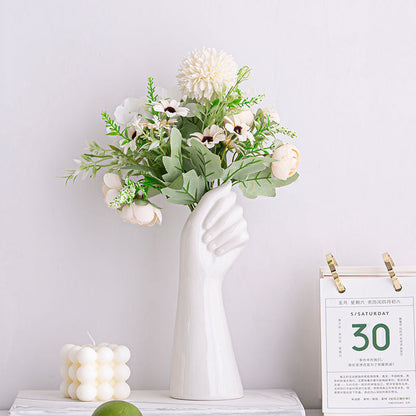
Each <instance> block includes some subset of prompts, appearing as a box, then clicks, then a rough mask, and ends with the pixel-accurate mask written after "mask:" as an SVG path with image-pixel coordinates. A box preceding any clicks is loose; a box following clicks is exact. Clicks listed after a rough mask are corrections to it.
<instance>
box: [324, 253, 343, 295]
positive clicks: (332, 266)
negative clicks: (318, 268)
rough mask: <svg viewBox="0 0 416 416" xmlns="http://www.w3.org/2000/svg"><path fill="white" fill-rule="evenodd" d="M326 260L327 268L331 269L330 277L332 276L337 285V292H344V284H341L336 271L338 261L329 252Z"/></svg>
mask: <svg viewBox="0 0 416 416" xmlns="http://www.w3.org/2000/svg"><path fill="white" fill-rule="evenodd" d="M326 261H327V263H328V266H329V270H330V271H331V274H332V277H333V278H334V282H335V284H336V285H337V289H338V292H339V293H344V292H345V286H344V285H343V284H342V282H341V279H340V278H339V274H338V272H337V267H338V263H337V261H336V260H335V257H334V256H333V255H332V254H331V253H328V254H327V255H326Z"/></svg>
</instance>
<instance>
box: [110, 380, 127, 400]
mask: <svg viewBox="0 0 416 416" xmlns="http://www.w3.org/2000/svg"><path fill="white" fill-rule="evenodd" d="M129 396H130V387H129V385H128V384H127V383H125V382H124V381H120V382H118V383H116V384H115V386H114V397H115V398H116V399H119V400H124V399H127V397H129Z"/></svg>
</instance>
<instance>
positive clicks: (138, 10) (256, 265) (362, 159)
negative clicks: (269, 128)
mask: <svg viewBox="0 0 416 416" xmlns="http://www.w3.org/2000/svg"><path fill="white" fill-rule="evenodd" d="M1 9H2V10H1V13H0V14H1V21H0V28H1V29H0V30H1V51H0V52H1V67H0V71H1V73H0V83H1V97H2V100H1V103H0V106H1V109H0V122H1V123H0V125H1V130H2V137H1V149H0V169H1V175H0V178H1V198H2V199H1V205H0V210H1V219H0V221H1V254H0V256H1V258H0V261H1V263H0V267H1V269H0V270H1V276H0V337H1V338H0V339H1V341H0V408H6V407H8V406H9V405H10V404H11V402H12V400H13V398H14V396H15V394H16V392H17V391H18V390H20V389H28V388H32V389H54V388H57V386H58V384H59V378H60V377H59V365H60V359H59V357H58V351H59V348H60V346H61V345H62V344H64V343H67V342H72V343H85V342H87V341H88V339H87V338H86V335H85V331H86V330H87V329H88V330H89V331H91V332H92V333H93V334H94V336H95V337H96V339H97V340H98V341H109V342H116V343H125V344H127V345H129V346H130V347H131V349H132V350H133V353H134V355H133V358H132V360H131V366H132V368H133V373H132V377H131V384H132V386H133V387H134V388H166V387H167V385H168V378H169V360H170V349H171V340H172V334H173V324H174V314H175V305H176V290H177V282H178V276H177V268H178V236H179V233H180V230H181V227H182V225H183V223H184V221H185V218H186V216H187V210H186V208H183V207H178V206H171V205H168V204H166V203H163V206H164V207H165V208H166V209H165V210H164V224H163V226H162V227H160V228H159V227H154V228H151V229H149V228H139V227H136V226H132V225H128V224H125V223H122V222H121V221H120V220H119V218H118V217H117V216H116V215H115V214H114V213H113V212H112V211H111V210H109V209H107V208H106V207H105V206H104V204H103V202H102V199H101V195H100V180H99V179H98V180H96V181H92V182H91V181H84V182H80V183H78V184H76V185H75V186H68V187H65V186H64V184H63V182H62V181H59V180H57V179H56V176H58V175H60V174H62V172H63V170H64V169H66V168H71V167H72V159H73V158H74V157H77V156H78V154H79V153H80V151H82V150H83V149H84V142H85V140H91V139H100V140H102V141H104V142H105V140H106V139H105V136H104V133H105V130H104V126H103V123H102V122H101V121H100V111H101V110H103V109H106V110H109V111H113V109H114V108H115V106H116V105H117V104H119V103H120V102H121V100H122V99H123V98H125V97H127V96H139V95H141V94H143V93H144V83H145V77H147V76H149V75H153V76H154V77H155V78H156V81H157V83H158V84H159V85H162V86H170V85H171V84H173V83H174V82H175V75H176V69H177V67H178V64H179V62H180V60H181V58H182V57H183V56H184V55H186V54H187V53H188V51H189V50H191V49H193V48H197V47H201V46H203V45H206V46H213V47H216V48H218V49H225V50H227V51H228V52H230V53H231V54H233V56H234V57H235V59H236V60H237V62H238V63H239V64H240V65H243V64H247V65H249V66H251V67H252V68H253V73H252V78H251V83H250V84H249V86H250V87H253V88H255V89H256V90H258V92H263V91H264V92H266V93H267V100H268V103H269V104H273V103H274V104H275V105H276V107H277V109H278V111H279V112H280V115H281V118H282V121H283V122H284V124H285V125H287V126H288V127H291V128H294V129H295V130H296V131H297V132H298V135H299V140H298V141H297V144H298V147H299V148H300V149H301V152H302V158H303V159H302V164H301V168H300V173H301V179H300V180H299V181H298V182H297V183H296V184H294V185H293V186H291V187H288V188H286V189H282V190H281V191H280V192H279V195H278V198H276V199H261V200H255V201H249V200H246V199H243V198H240V201H241V204H242V205H243V207H244V210H245V214H246V217H247V220H248V223H249V231H250V234H251V240H250V243H249V246H248V247H247V248H246V249H245V252H244V255H242V256H241V258H240V259H239V262H238V264H236V265H235V267H234V268H233V270H232V272H231V273H230V276H229V277H228V280H227V281H226V284H225V301H226V308H227V312H228V316H229V324H230V327H231V331H232V336H233V339H234V344H235V351H236V355H237V359H238V362H239V365H240V369H241V375H242V379H243V382H244V384H245V386H246V387H266V386H267V387H270V386H278V387H292V388H294V389H296V391H297V392H298V393H299V395H300V397H301V399H302V400H303V403H304V404H305V405H306V406H307V407H318V406H319V405H320V399H319V397H320V385H319V371H320V370H319V317H318V267H319V266H320V265H322V264H323V263H324V254H325V253H326V252H327V251H329V250H330V251H332V252H334V254H336V256H337V258H338V260H339V261H340V262H341V263H342V264H344V265H382V259H381V256H380V254H381V253H382V252H383V251H384V250H389V251H390V252H391V254H392V255H393V257H394V258H395V260H396V263H398V264H400V265H414V264H415V263H416V259H415V256H414V252H415V248H416V238H415V233H414V230H415V228H416V216H415V214H414V212H415V209H414V204H415V202H416V199H415V196H414V195H415V193H414V184H415V180H416V172H415V156H416V153H415V152H416V139H415V96H416V76H415V74H416V56H415V50H416V2H414V1H404V0H401V1H397V0H396V1H376V0H373V1H363V0H360V1H323V0H315V1H301V0H296V1H289V0H288V1H277V0H276V1H272V0H257V1H249V0H244V1H242V0H239V1H237V0H233V1H224V0H211V1H204V2H202V1H200V2H197V1H191V0H188V1H187V0H176V1H163V2H156V1H139V0H124V1H108V0H107V1H98V0H96V1H52V0H51V1H44V0H43V1H37V2H32V1H29V0H27V1H5V0H3V1H2V3H1Z"/></svg>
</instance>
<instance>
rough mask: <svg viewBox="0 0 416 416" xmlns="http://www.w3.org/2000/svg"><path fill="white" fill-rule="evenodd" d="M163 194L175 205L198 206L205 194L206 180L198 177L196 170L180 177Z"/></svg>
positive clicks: (163, 190)
mask: <svg viewBox="0 0 416 416" xmlns="http://www.w3.org/2000/svg"><path fill="white" fill-rule="evenodd" d="M161 192H162V194H163V195H165V196H166V197H167V198H168V200H169V202H172V203H173V204H180V205H190V204H197V203H198V202H199V200H200V199H201V198H202V195H203V194H204V192H205V180H204V178H203V177H201V176H198V175H197V173H196V172H195V171H194V170H190V171H189V172H186V173H184V174H183V175H181V176H178V177H177V178H176V179H175V180H174V181H173V182H172V183H171V184H170V185H169V186H168V187H167V188H164V189H162V191H161Z"/></svg>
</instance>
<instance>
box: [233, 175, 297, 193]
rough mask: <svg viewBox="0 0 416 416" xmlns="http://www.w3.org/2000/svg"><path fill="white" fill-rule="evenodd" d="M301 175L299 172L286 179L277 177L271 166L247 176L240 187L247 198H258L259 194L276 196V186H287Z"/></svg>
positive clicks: (240, 183)
mask: <svg viewBox="0 0 416 416" xmlns="http://www.w3.org/2000/svg"><path fill="white" fill-rule="evenodd" d="M298 177H299V174H298V173H295V174H294V175H293V176H291V177H290V178H288V179H287V180H285V181H282V180H280V179H277V178H275V177H274V176H273V175H272V172H271V169H270V167H267V168H266V169H264V170H262V171H260V172H255V173H252V174H250V175H248V176H247V178H246V179H245V180H243V181H240V182H239V187H240V189H241V190H242V192H243V195H244V196H245V197H247V198H251V199H254V198H257V197H258V196H260V195H262V196H269V197H274V196H276V187H281V186H286V185H290V184H291V183H293V182H294V181H295V180H296V179H297V178H298Z"/></svg>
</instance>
